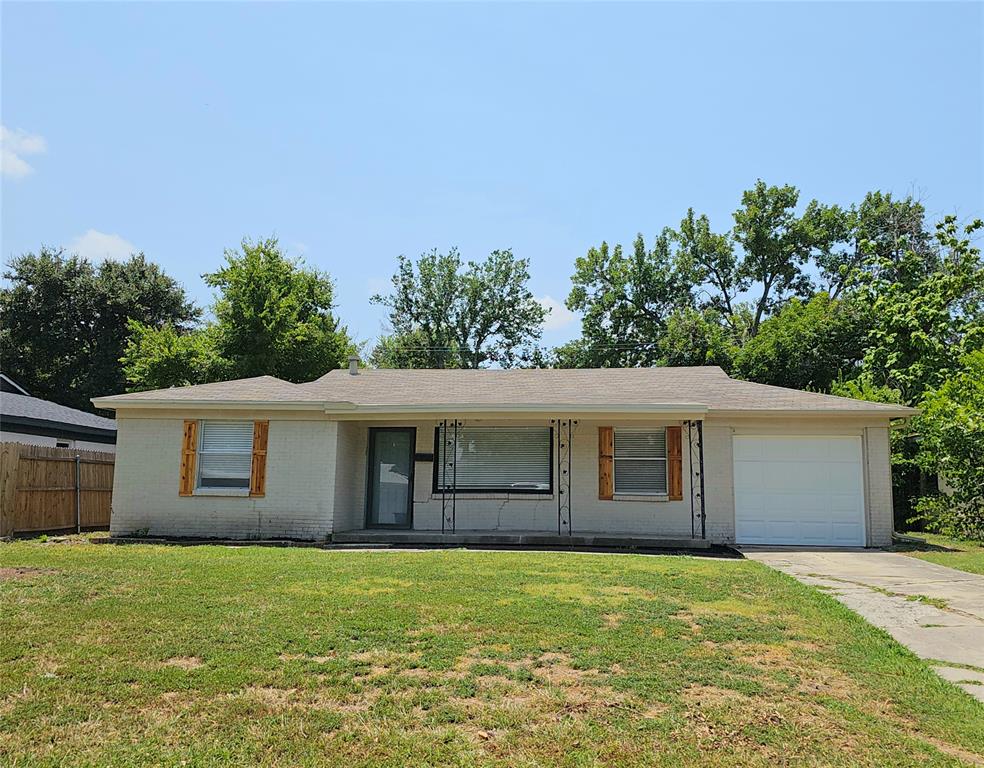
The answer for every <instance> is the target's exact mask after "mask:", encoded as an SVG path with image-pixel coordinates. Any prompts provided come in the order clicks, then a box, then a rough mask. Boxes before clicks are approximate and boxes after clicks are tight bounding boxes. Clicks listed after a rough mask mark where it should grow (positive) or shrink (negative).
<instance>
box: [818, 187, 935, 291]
mask: <svg viewBox="0 0 984 768" xmlns="http://www.w3.org/2000/svg"><path fill="white" fill-rule="evenodd" d="M803 219H804V221H805V222H806V225H807V226H808V227H809V228H810V230H811V237H812V238H813V240H814V248H815V250H814V260H815V261H816V264H817V268H818V270H819V273H820V279H821V286H822V288H823V289H824V290H826V291H827V293H829V294H830V296H831V297H832V298H835V299H836V298H838V297H839V296H840V295H841V293H842V292H843V291H845V290H848V289H849V288H850V286H851V285H852V283H854V282H856V279H857V273H859V272H866V273H869V274H878V275H880V276H881V277H883V278H888V279H893V278H897V277H901V275H900V274H899V272H898V268H899V266H900V265H901V263H902V261H903V257H904V256H905V255H906V254H907V253H910V252H911V253H915V254H916V255H917V256H918V257H919V259H920V260H921V262H922V263H923V270H922V274H923V275H925V274H928V273H929V272H931V271H933V270H934V269H935V268H936V267H938V266H939V253H938V248H937V247H936V244H935V242H934V239H933V237H932V235H931V233H930V232H929V231H928V230H927V228H926V211H925V209H924V208H923V206H922V204H921V203H919V202H918V201H916V200H914V199H913V198H912V197H911V196H910V197H906V198H904V199H902V200H894V199H893V198H892V195H891V194H885V193H882V192H877V191H876V192H869V193H868V194H867V195H865V198H864V200H863V201H862V202H861V204H860V205H857V206H851V208H849V209H846V210H845V209H842V208H840V207H838V206H823V205H820V204H819V203H817V202H816V201H813V202H812V203H810V205H809V206H808V207H807V210H806V213H805V214H804V215H803ZM909 271H910V272H911V264H910V267H909Z"/></svg>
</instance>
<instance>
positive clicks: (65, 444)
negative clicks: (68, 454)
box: [55, 438, 72, 448]
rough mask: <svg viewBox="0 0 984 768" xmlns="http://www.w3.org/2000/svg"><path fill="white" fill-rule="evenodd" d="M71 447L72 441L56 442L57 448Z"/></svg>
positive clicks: (60, 440) (57, 440)
mask: <svg viewBox="0 0 984 768" xmlns="http://www.w3.org/2000/svg"><path fill="white" fill-rule="evenodd" d="M71 447H72V441H71V440H69V439H67V438H65V439H56V440H55V448H71Z"/></svg>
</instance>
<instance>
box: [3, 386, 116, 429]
mask: <svg viewBox="0 0 984 768" xmlns="http://www.w3.org/2000/svg"><path fill="white" fill-rule="evenodd" d="M8 418H21V419H36V420H38V421H50V422H53V423H55V424H71V425H73V426H76V427H87V428H90V429H108V430H113V431H116V422H115V421H113V420H112V419H106V418H103V417H102V416H96V415H95V414H93V413H86V412H85V411H78V410H76V409H75V408H69V407H67V406H65V405H58V404H57V403H52V402H49V401H47V400H42V399H41V398H38V397H29V396H27V395H17V394H14V393H13V392H4V393H2V394H0V421H3V420H4V419H8Z"/></svg>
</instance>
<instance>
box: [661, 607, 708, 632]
mask: <svg viewBox="0 0 984 768" xmlns="http://www.w3.org/2000/svg"><path fill="white" fill-rule="evenodd" d="M673 618H674V619H676V620H677V621H682V622H683V623H684V624H686V625H687V626H688V627H689V628H690V631H691V632H693V633H694V634H695V635H699V634H700V633H701V630H702V629H703V627H701V625H700V624H699V623H698V622H697V617H696V616H694V614H692V613H691V612H690V611H677V612H676V613H674V614H673ZM657 629H658V628H657ZM663 634H665V632H664V633H663ZM659 636H660V637H662V634H661V635H659Z"/></svg>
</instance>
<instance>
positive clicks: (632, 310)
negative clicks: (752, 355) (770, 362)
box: [555, 180, 849, 366]
mask: <svg viewBox="0 0 984 768" xmlns="http://www.w3.org/2000/svg"><path fill="white" fill-rule="evenodd" d="M798 201H799V192H798V191H797V189H796V188H795V187H792V186H789V185H785V186H768V185H767V184H766V183H765V182H763V181H761V180H760V181H758V182H757V183H756V184H755V186H754V187H753V188H752V189H750V190H747V191H746V192H744V193H743V194H742V198H741V206H740V207H739V208H738V210H736V211H735V213H734V216H733V219H734V226H733V227H732V228H731V229H730V230H728V231H726V232H715V231H714V230H713V229H712V228H711V223H710V220H709V218H708V217H707V216H706V215H698V214H696V213H695V212H694V209H693V208H690V209H688V211H687V214H686V216H685V217H684V218H683V220H682V221H681V222H680V225H679V228H678V229H677V230H672V229H669V228H664V229H663V231H662V232H661V233H660V235H659V236H658V237H657V238H656V240H655V243H654V245H653V248H652V249H651V250H647V248H646V245H645V242H644V240H643V238H642V236H641V235H639V236H638V237H637V238H636V241H635V244H634V247H633V251H632V254H631V255H625V254H623V252H622V247H621V245H615V246H614V247H610V246H609V245H608V243H602V244H601V246H600V247H598V248H592V249H590V250H589V251H588V253H587V255H586V256H583V257H581V258H579V259H578V260H577V261H576V263H575V271H574V275H573V277H572V282H573V288H572V290H571V293H570V295H569V296H568V298H567V306H568V307H569V308H570V309H572V310H575V311H578V312H581V313H582V316H583V319H582V339H581V340H580V342H578V343H577V344H573V345H565V347H564V348H563V349H559V350H556V353H555V357H556V359H557V360H558V361H564V364H572V365H573V364H579V365H580V364H584V365H594V366H598V365H601V366H605V365H611V366H625V365H659V364H665V363H666V361H670V360H673V361H679V360H700V359H704V358H705V356H707V355H709V356H710V358H713V359H716V360H719V361H721V362H724V363H727V362H728V361H729V360H730V358H731V356H732V352H733V348H734V346H735V345H736V344H737V345H740V344H741V343H743V342H744V341H745V340H746V339H749V338H754V337H755V335H756V334H757V333H758V332H759V329H760V327H761V325H762V323H763V322H764V321H765V320H766V319H767V318H768V317H770V316H772V315H773V314H775V313H776V312H778V311H779V310H781V309H782V307H783V306H784V305H785V304H786V303H787V302H788V301H789V300H790V299H792V298H794V297H804V298H808V297H809V296H810V295H811V293H812V283H811V280H810V277H809V276H808V275H807V273H806V272H805V271H804V266H805V265H806V263H807V262H808V261H809V260H810V259H811V258H812V257H813V256H814V255H815V254H818V253H828V252H833V250H834V248H835V244H836V243H837V242H839V240H840V239H841V238H843V237H845V236H846V232H847V229H848V224H849V219H847V218H846V216H845V215H844V214H843V212H841V211H840V210H839V209H824V208H822V207H821V206H819V204H818V203H816V202H814V203H811V204H810V205H809V206H808V207H807V214H804V215H803V216H798V215H797V214H796V206H797V204H798ZM692 310H700V311H696V312H695V311H692ZM671 318H672V328H671ZM711 322H715V323H718V324H719V326H720V327H719V328H716V329H715V328H712V327H711V326H710V325H709V323H711ZM671 331H672V334H673V341H674V342H682V343H684V345H685V346H684V350H683V352H682V353H681V352H680V351H679V347H678V346H676V345H675V344H671V343H669V342H666V343H662V342H661V339H662V338H663V337H664V336H665V335H666V334H667V333H670V332H671ZM695 333H696V334H699V335H702V336H703V337H704V338H705V341H706V342H707V343H709V344H710V345H711V347H713V348H714V349H713V351H712V352H709V351H708V349H706V348H705V349H704V350H703V351H701V346H702V345H704V344H705V342H704V341H701V342H700V343H697V344H696V346H693V347H689V346H687V343H688V342H691V341H696V338H697V337H695V336H694V334H695Z"/></svg>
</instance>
